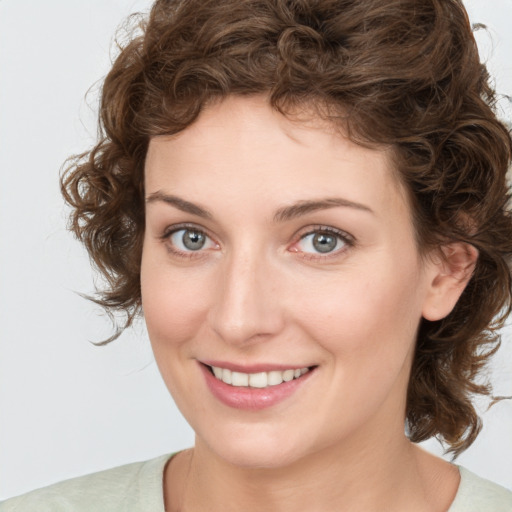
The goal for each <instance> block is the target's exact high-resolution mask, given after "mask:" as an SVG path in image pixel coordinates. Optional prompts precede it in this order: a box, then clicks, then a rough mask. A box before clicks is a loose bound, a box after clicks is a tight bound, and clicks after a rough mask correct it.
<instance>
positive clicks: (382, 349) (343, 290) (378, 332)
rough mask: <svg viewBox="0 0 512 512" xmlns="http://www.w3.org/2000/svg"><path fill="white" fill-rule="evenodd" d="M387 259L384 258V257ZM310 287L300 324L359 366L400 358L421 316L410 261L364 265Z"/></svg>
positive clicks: (418, 289) (417, 281)
mask: <svg viewBox="0 0 512 512" xmlns="http://www.w3.org/2000/svg"><path fill="white" fill-rule="evenodd" d="M385 263H386V262H385ZM318 284H319V285H320V286H317V288H316V290H317V291H316V292H315V291H314V290H308V293H307V294H304V295H303V296H306V297H308V300H307V306H306V305H305V304H304V303H302V305H301V302H299V301H297V303H296V307H297V308H301V309H302V315H301V316H302V318H303V319H304V320H303V328H304V329H305V330H308V331H309V335H310V336H311V337H312V338H314V339H315V340H316V341H317V343H318V344H320V345H322V346H323V347H324V349H326V350H327V351H328V352H330V353H331V355H333V356H334V357H336V356H340V357H341V358H340V361H347V360H349V361H353V362H354V364H356V365H357V366H362V365H366V366H368V365H372V364H373V365H375V366H378V367H382V365H383V364H384V365H385V364H388V363H389V364H390V365H394V364H395V362H396V363H397V364H401V363H402V362H403V357H404V356H405V355H406V354H407V353H408V352H409V351H410V349H411V347H412V345H413V343H414V340H415V334H416V330H417V326H418V324H419V321H420V318H421V282H420V278H419V271H418V267H417V265H416V264H415V263H414V262H410V264H409V265H407V264H403V265H400V268H398V265H396V264H392V263H390V262H387V263H386V265H382V266H377V265H374V266H373V268H372V266H371V265H368V266H366V269H365V272H361V271H360V269H354V271H353V272H351V271H348V272H347V273H346V274H345V275H343V276H342V277H341V278H339V279H337V280H336V282H333V283H329V282H328V281H326V282H325V283H323V286H321V283H318Z"/></svg>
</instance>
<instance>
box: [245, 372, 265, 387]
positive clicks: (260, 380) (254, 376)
mask: <svg viewBox="0 0 512 512" xmlns="http://www.w3.org/2000/svg"><path fill="white" fill-rule="evenodd" d="M267 382H268V377H267V374H266V373H265V372H260V373H250V374H249V386H251V388H266V387H267Z"/></svg>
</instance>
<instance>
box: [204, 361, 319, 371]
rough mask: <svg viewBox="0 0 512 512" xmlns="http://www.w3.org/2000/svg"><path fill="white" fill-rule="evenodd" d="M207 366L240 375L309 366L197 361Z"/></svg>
mask: <svg viewBox="0 0 512 512" xmlns="http://www.w3.org/2000/svg"><path fill="white" fill-rule="evenodd" d="M199 362H200V363H202V364H205V365H207V366H217V367H218V368H225V369H226V370H231V371H232V372H241V373H260V372H272V371H285V370H298V369H301V368H309V367H310V366H311V365H308V364H302V365H301V364H274V363H255V364H248V365H245V364H238V363H231V362H229V361H212V360H207V361H204V360H201V361H199Z"/></svg>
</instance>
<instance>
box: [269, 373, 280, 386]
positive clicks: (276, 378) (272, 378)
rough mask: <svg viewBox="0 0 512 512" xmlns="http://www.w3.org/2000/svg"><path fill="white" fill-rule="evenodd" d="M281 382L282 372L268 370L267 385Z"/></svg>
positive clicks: (275, 384)
mask: <svg viewBox="0 0 512 512" xmlns="http://www.w3.org/2000/svg"><path fill="white" fill-rule="evenodd" d="M282 382H283V372H277V371H273V372H268V373H267V383H268V385H269V386H277V385H278V384H281V383H282Z"/></svg>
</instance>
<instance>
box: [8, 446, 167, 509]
mask: <svg viewBox="0 0 512 512" xmlns="http://www.w3.org/2000/svg"><path fill="white" fill-rule="evenodd" d="M170 458H171V455H163V456H161V457H158V458H156V459H152V460H148V461H145V462H136V463H132V464H127V465H125V466H120V467H117V468H113V469H108V470H106V471H100V472H98V473H93V474H91V475H86V476H81V477H78V478H72V479H71V480H66V481H64V482H59V483H57V484H53V485H50V486H48V487H44V488H42V489H37V490H35V491H32V492H29V493H27V494H22V495H21V496H17V497H15V498H11V499H8V500H7V501H3V502H1V503H0V512H36V511H37V512H81V511H84V512H85V511H88V512H89V511H91V510H102V511H108V512H117V511H119V512H120V511H125V510H131V511H133V512H136V511H138V510H140V511H142V510H152V511H154V512H164V502H163V490H162V489H163V487H162V485H163V484H162V481H163V480H162V479H163V471H164V468H165V465H166V463H167V461H168V460H169V459H170ZM146 507H148V508H146Z"/></svg>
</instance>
